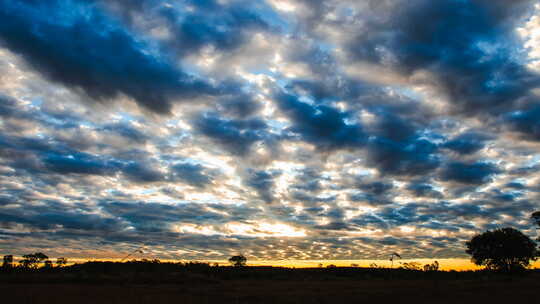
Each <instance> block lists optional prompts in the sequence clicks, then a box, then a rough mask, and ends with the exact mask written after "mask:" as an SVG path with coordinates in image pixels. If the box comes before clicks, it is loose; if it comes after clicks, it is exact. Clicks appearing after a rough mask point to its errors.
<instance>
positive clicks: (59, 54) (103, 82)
mask: <svg viewBox="0 0 540 304" xmlns="http://www.w3.org/2000/svg"><path fill="white" fill-rule="evenodd" d="M66 11H69V12H70V13H69V14H65V12H66ZM0 17H1V18H2V20H4V22H2V25H1V26H0V40H1V41H2V42H3V45H4V46H6V47H7V48H9V49H10V50H11V51H13V52H14V53H16V54H19V55H20V56H22V57H23V58H24V59H25V61H26V62H27V63H28V65H30V66H31V67H32V68H33V69H35V70H37V71H39V72H40V73H41V74H43V75H44V76H45V77H47V78H48V79H51V80H52V81H55V82H58V83H61V84H63V85H65V86H67V87H70V88H73V89H76V90H81V91H82V92H84V93H85V94H86V95H88V96H90V97H91V98H93V99H95V100H98V101H102V102H105V101H108V100H111V99H115V98H118V97H120V96H121V95H126V96H128V97H130V98H132V99H134V100H135V101H136V102H137V103H138V104H139V105H140V106H142V107H144V108H146V109H149V110H151V111H154V112H158V113H168V112H169V111H170V109H171V100H173V99H174V98H193V97H196V96H200V95H204V94H210V95H214V94H217V93H218V92H219V88H216V87H214V86H213V85H211V84H209V83H207V82H205V81H204V80H202V79H198V78H197V77H196V76H193V75H189V74H187V73H186V72H184V71H182V70H180V69H179V68H178V67H176V66H175V64H174V63H173V60H172V59H171V58H168V57H167V55H166V54H159V53H155V52H154V51H153V50H152V48H151V46H150V45H148V43H145V42H144V41H143V39H141V38H140V37H137V36H135V35H134V34H132V33H130V32H129V31H127V30H126V29H125V28H123V27H122V25H121V24H119V23H118V22H116V21H115V20H114V18H112V17H110V16H108V15H107V14H106V13H105V12H104V11H102V10H100V9H99V8H97V7H95V6H93V5H90V4H86V3H84V2H78V1H61V0H54V1H50V2H47V3H37V2H33V1H23V2H16V3H15V2H9V3H7V2H5V3H3V4H2V6H1V7H0Z"/></svg>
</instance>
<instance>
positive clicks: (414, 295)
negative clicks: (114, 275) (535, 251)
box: [0, 278, 540, 304]
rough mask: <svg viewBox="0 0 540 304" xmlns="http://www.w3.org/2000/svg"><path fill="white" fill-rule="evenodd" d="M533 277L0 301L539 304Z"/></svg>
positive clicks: (71, 289) (275, 284) (143, 288)
mask: <svg viewBox="0 0 540 304" xmlns="http://www.w3.org/2000/svg"><path fill="white" fill-rule="evenodd" d="M539 287H540V283H539V280H538V278H526V279H513V280H504V279H503V280H486V281H484V280H472V281H471V280H459V281H441V282H434V281H426V280H405V281H404V280H362V281H316V280H315V281H266V280H257V281H245V280H227V281H220V282H215V283H197V284H189V283H186V284H165V285H161V284H159V285H148V284H145V285H140V284H124V285H99V284H46V283H41V284H35V283H34V284H7V285H6V284H3V285H2V286H1V287H0V290H1V292H2V299H3V300H2V303H21V304H22V303H44V304H45V303H47V304H48V303H51V304H52V303H57V304H64V303H66V304H67V303H69V304H72V303H81V304H84V303H92V304H93V303H118V304H124V303H126V304H159V303H186V304H187V303H276V304H277V303H329V304H337V303H394V304H395V303H539V301H538V290H539Z"/></svg>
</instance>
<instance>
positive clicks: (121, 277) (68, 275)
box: [0, 212, 540, 283]
mask: <svg viewBox="0 0 540 304" xmlns="http://www.w3.org/2000/svg"><path fill="white" fill-rule="evenodd" d="M531 218H532V219H533V220H534V222H535V224H536V225H537V226H539V227H540V212H534V213H533V214H532V215H531ZM465 245H466V247H467V248H466V252H467V253H468V254H470V255H471V261H472V262H473V263H475V264H477V265H480V266H484V267H485V268H484V269H483V270H481V271H459V272H458V271H440V270H439V263H438V262H437V261H434V262H433V263H430V264H426V265H421V264H419V263H416V262H404V263H400V266H399V267H397V268H393V262H394V258H401V255H400V254H398V253H395V252H394V253H392V254H391V256H390V261H391V263H392V267H390V268H384V267H379V266H377V265H376V264H371V265H370V267H358V265H357V264H352V265H351V267H337V266H335V265H327V266H326V267H323V265H322V264H319V267H318V268H298V269H295V268H285V267H271V266H265V267H261V266H250V267H248V266H246V262H247V258H246V257H245V256H244V255H241V254H240V255H235V256H232V257H231V258H229V260H228V261H229V263H230V264H231V265H226V266H224V265H219V264H217V263H213V264H211V263H206V262H194V261H190V262H162V261H160V260H157V259H153V260H148V259H142V260H130V261H126V262H111V261H90V262H85V263H76V264H72V265H68V260H67V259H66V258H64V257H59V258H57V259H56V262H55V263H53V262H52V261H51V260H49V257H48V256H47V255H45V254H44V253H42V252H35V253H32V254H26V255H23V256H22V259H21V260H19V261H18V263H15V262H14V257H13V255H5V256H4V257H3V263H2V267H1V268H0V282H28V281H36V282H40V281H43V280H46V281H47V282H49V283H51V282H70V283H73V282H94V283H107V282H143V283H152V282H154V283H164V282H167V283H172V282H189V283H194V282H207V283H212V282H219V281H220V280H229V279H260V280H310V279H317V280H321V279H322V280H342V279H351V278H353V279H355V280H358V279H360V280H361V279H426V278H428V279H433V278H437V279H471V278H475V277H485V276H486V275H488V276H489V275H494V274H497V273H498V274H501V273H502V274H505V275H509V274H516V273H519V275H526V274H527V273H529V274H533V273H538V272H539V271H540V270H536V269H534V270H532V269H528V267H529V266H530V263H531V261H535V260H536V259H537V257H538V256H540V252H539V251H538V249H537V244H536V243H535V242H534V241H533V240H532V239H530V238H529V237H528V236H526V235H525V234H523V233H522V232H520V231H519V230H516V229H513V228H510V227H507V228H500V229H495V230H493V231H489V230H488V231H486V232H484V233H481V234H478V235H476V236H474V237H473V238H472V239H471V240H470V241H468V242H467V243H466V244H465Z"/></svg>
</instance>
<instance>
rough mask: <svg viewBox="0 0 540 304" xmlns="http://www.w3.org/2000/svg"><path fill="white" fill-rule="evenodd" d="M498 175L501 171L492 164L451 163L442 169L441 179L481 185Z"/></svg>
mask: <svg viewBox="0 0 540 304" xmlns="http://www.w3.org/2000/svg"><path fill="white" fill-rule="evenodd" d="M498 173H501V170H500V169H499V168H497V166H495V165H494V164H491V163H486V162H476V163H462V162H450V163H448V164H446V166H445V167H444V168H443V169H442V172H441V176H440V178H441V179H442V180H444V181H455V182H459V183H463V184H473V185H480V184H485V183H487V182H489V181H491V178H492V177H493V176H494V175H496V174H498Z"/></svg>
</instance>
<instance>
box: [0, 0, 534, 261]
mask: <svg viewBox="0 0 540 304" xmlns="http://www.w3.org/2000/svg"><path fill="white" fill-rule="evenodd" d="M535 2H536V1H528V0H519V1H503V0H497V1H493V0H491V1H484V0H470V1H457V0H440V1H435V2H434V1H428V0H414V1H370V0H365V1H337V0H336V1H333V0H329V1H304V0H267V1H241V0H228V1H213V0H209V1H191V0H184V1H154V0H146V1H139V2H137V3H135V2H132V1H123V0H115V1H99V0H95V1H94V0H54V1H47V2H43V3H42V2H39V1H31V0H25V1H16V2H15V1H11V2H9V1H7V2H3V3H2V4H0V18H1V19H2V20H3V21H2V23H0V174H1V175H2V179H1V181H0V189H1V192H0V248H1V249H2V250H5V251H8V250H9V251H10V253H13V254H23V253H27V252H30V251H34V250H38V249H40V248H48V250H50V251H51V254H52V255H54V254H58V255H66V256H72V257H90V256H95V257H119V256H123V255H125V253H127V252H129V251H131V250H133V249H134V248H137V247H140V246H143V245H144V246H145V248H146V249H145V250H146V251H147V252H148V254H150V255H152V257H159V258H188V259H223V258H226V257H228V256H230V255H231V254H237V253H239V252H242V253H243V254H246V255H247V256H248V257H249V258H250V259H274V260H277V259H376V258H386V256H387V255H388V253H389V252H396V251H397V252H400V254H401V255H402V256H405V257H407V258H431V257H436V258H451V257H463V256H464V242H465V241H466V240H468V239H470V237H471V236H472V235H474V234H475V233H478V232H481V231H483V230H485V229H492V228H496V227H503V226H513V227H516V228H519V229H522V230H524V231H525V232H527V233H529V234H530V235H531V236H534V231H533V229H532V227H533V225H532V223H530V222H529V220H528V215H529V214H530V212H532V211H533V210H536V209H538V208H539V207H540V206H539V205H538V198H539V194H538V193H539V191H540V189H539V188H538V186H537V184H538V181H539V180H540V173H539V171H538V168H540V154H539V153H538V151H539V148H540V126H539V121H540V106H539V105H540V69H538V64H537V63H538V60H540V59H538V54H540V51H539V50H538V48H536V44H535V43H534V41H536V40H535V39H537V37H536V36H535V35H536V34H535V33H537V32H538V31H539V30H540V27H539V24H540V23H538V18H540V6H539V5H538V4H536V3H535ZM40 250H41V249H40Z"/></svg>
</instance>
